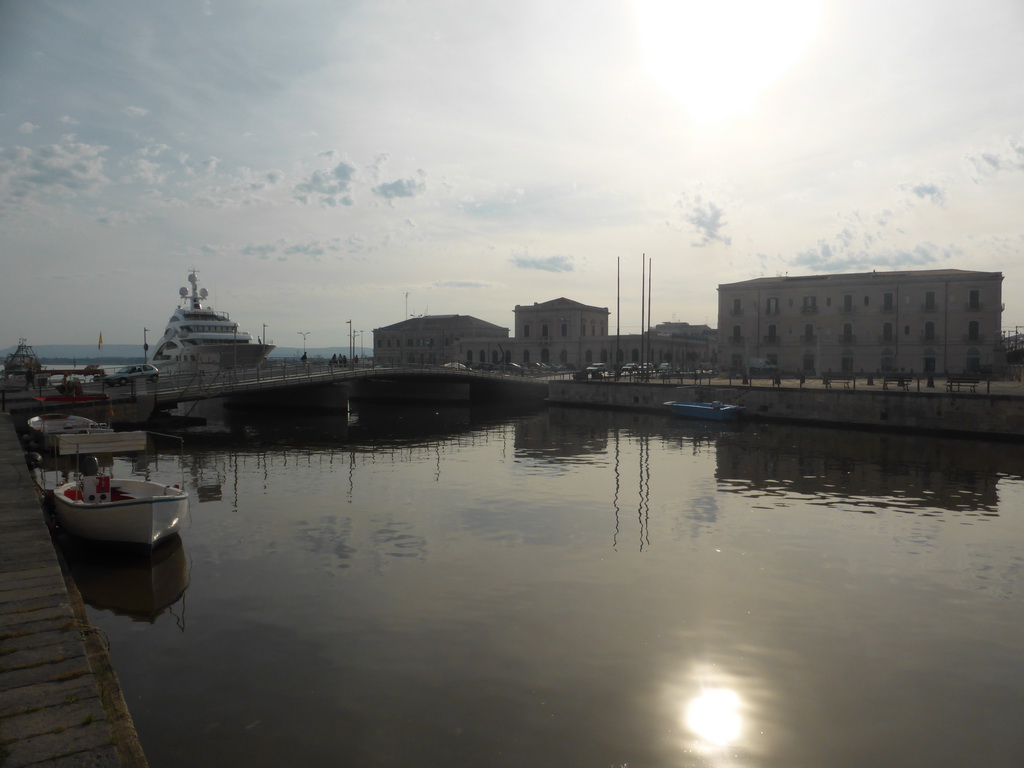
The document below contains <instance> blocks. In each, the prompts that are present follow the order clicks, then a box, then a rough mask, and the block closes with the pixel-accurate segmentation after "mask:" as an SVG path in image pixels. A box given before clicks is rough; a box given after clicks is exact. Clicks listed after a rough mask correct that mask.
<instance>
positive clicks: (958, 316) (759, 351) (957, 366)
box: [718, 269, 1005, 374]
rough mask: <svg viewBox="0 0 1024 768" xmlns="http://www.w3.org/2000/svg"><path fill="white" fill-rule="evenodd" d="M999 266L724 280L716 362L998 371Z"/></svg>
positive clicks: (807, 369)
mask: <svg viewBox="0 0 1024 768" xmlns="http://www.w3.org/2000/svg"><path fill="white" fill-rule="evenodd" d="M1002 282H1003V275H1002V273H1001V272H974V271H968V270H960V269H934V270H919V271H908V272H866V273H857V274H836V275H812V276H801V277H765V278H758V279H755V280H745V281H742V282H738V283H726V284H723V285H720V286H718V332H719V338H718V344H719V354H720V362H721V364H722V365H723V366H725V367H726V368H728V369H731V370H734V371H742V370H744V369H745V367H746V366H747V365H748V361H749V360H751V359H756V360H759V361H763V360H768V361H771V362H773V363H775V364H776V365H777V366H778V368H779V369H780V370H782V371H791V372H803V373H809V374H818V373H821V372H824V371H846V372H860V371H880V372H886V371H906V372H910V371H913V372H919V373H930V372H963V371H968V372H981V371H991V370H996V371H999V370H1002V367H1003V365H1004V364H1005V354H1003V352H1002V347H1001V334H1000V328H1001V325H1000V323H1001V319H1002Z"/></svg>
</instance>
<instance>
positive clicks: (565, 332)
mask: <svg viewBox="0 0 1024 768" xmlns="http://www.w3.org/2000/svg"><path fill="white" fill-rule="evenodd" d="M568 335H569V324H568V323H562V337H563V338H565V337H566V336H568ZM562 362H563V363H564V362H565V360H563V361H562Z"/></svg>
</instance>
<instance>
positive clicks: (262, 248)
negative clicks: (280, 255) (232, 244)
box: [241, 244, 277, 259]
mask: <svg viewBox="0 0 1024 768" xmlns="http://www.w3.org/2000/svg"><path fill="white" fill-rule="evenodd" d="M241 252H242V253H244V254H245V255H246V256H259V257H260V258H261V259H269V258H270V254H272V253H276V252H277V246H276V245H270V244H266V245H247V246H245V247H244V248H242V249H241Z"/></svg>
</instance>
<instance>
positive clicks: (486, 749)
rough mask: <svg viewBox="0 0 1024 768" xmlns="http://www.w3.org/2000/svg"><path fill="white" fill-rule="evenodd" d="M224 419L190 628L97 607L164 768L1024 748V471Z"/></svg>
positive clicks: (854, 441) (388, 415) (449, 412)
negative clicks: (1023, 734) (1019, 672)
mask: <svg viewBox="0 0 1024 768" xmlns="http://www.w3.org/2000/svg"><path fill="white" fill-rule="evenodd" d="M215 416H216V417H215V418H214V419H212V421H211V424H210V426H209V427H208V428H206V429H204V430H202V431H201V432H199V433H197V434H193V435H192V436H190V437H189V438H188V439H187V441H186V447H185V452H186V455H185V463H186V468H187V476H188V478H189V483H190V490H192V491H193V492H194V493H199V494H200V495H201V497H202V498H203V499H204V500H203V502H202V503H198V504H195V505H193V512H192V518H193V520H192V524H191V526H190V527H189V528H187V529H186V530H184V531H182V533H181V538H182V541H183V542H184V547H185V548H187V551H188V555H189V559H190V561H191V563H192V565H191V570H190V572H189V582H190V585H189V586H188V603H189V622H188V626H187V629H186V631H184V632H182V631H181V630H180V629H179V628H178V627H177V626H175V625H173V624H172V623H171V622H162V621H156V622H154V623H153V624H151V625H150V624H139V623H138V622H132V621H129V620H128V619H127V618H125V617H123V616H121V615H119V614H115V613H112V612H110V611H109V610H94V611H93V613H92V615H93V620H94V622H95V623H97V624H98V625H99V626H101V628H103V629H104V631H105V632H106V633H107V635H108V636H109V637H110V639H111V646H112V654H113V657H114V661H115V664H116V666H117V669H118V674H119V677H120V679H121V682H122V685H123V687H124V689H125V692H126V696H127V698H128V702H129V706H130V708H131V710H132V714H133V718H134V719H135V722H136V725H137V727H138V729H139V732H140V734H141V737H142V740H143V745H144V747H145V748H146V751H147V755H148V757H149V761H150V764H151V765H153V766H154V768H162V767H163V766H178V765H190V766H204V765H225V764H245V765H251V766H278V765H303V766H333V765H338V764H345V765H355V766H385V765H444V766H480V765H487V766H497V767H499V768H504V767H505V766H508V767H509V768H511V767H512V766H521V765H552V766H556V765H557V766H563V765H580V766H601V765H625V764H628V765H644V766H728V765H747V766H749V765H756V766H759V768H772V767H774V766H778V767H779V768H782V767H783V766H785V767H786V768H789V767H790V766H794V765H828V766H836V767H837V768H853V767H854V766H858V767H859V766H863V765H922V766H924V765H928V766H933V765H985V766H1002V765H1007V766H1009V765H1017V764H1019V758H1020V756H1021V755H1022V754H1024V746H1022V743H1021V741H1020V736H1019V726H1018V723H1019V720H1020V718H1021V717H1024V700H1022V699H1021V697H1020V695H1019V685H1018V684H1017V681H1016V675H1015V674H1014V670H1016V669H1017V667H1018V666H1019V649H1020V647H1021V645H1022V644H1024V610H1022V599H1024V596H1022V593H1021V575H1022V573H1024V556H1022V555H1021V552H1022V551H1024V548H1022V545H1024V518H1022V515H1021V510H1022V509H1024V482H1022V476H1021V468H1022V467H1024V461H1022V459H1024V447H1021V446H1012V445H998V446H989V445H986V444H981V443H976V442H973V441H964V440H946V439H938V438H920V437H911V436H899V435H877V434H871V433H846V432H841V431H837V430H826V429H805V428H796V427H790V426H776V425H747V426H745V427H742V428H740V429H714V428H709V427H707V426H706V425H701V424H697V423H694V424H690V423H683V422H680V421H678V420H673V419H668V418H664V417H661V416H659V415H643V414H629V413H615V412H601V411H586V410H574V409H551V410H547V411H540V412H533V413H520V414H513V415H509V414H507V413H492V412H486V411H483V412H481V411H479V410H476V409H470V408H467V407H457V406H456V407H451V406H448V407H444V408H437V407H434V408H433V409H429V408H428V409H423V410H418V409H417V408H415V407H410V406H402V407H395V406H378V405H375V406H357V407H355V408H354V409H353V413H352V414H351V415H350V416H349V417H347V418H342V417H338V416H336V415H329V416H325V417H322V418H321V417H317V416H308V415H303V416H294V417H281V416H274V417H266V418H264V417H260V416H257V415H254V414H251V413H249V414H234V413H232V414H226V415H222V416H221V415H217V414H215ZM212 489H218V490H217V491H216V492H214V491H212ZM83 591H84V590H83ZM154 602H156V601H154ZM92 604H93V605H94V606H95V607H96V608H97V609H98V608H99V607H101V606H103V607H105V606H104V603H103V601H99V600H96V601H93V603H92ZM199 691H203V692H207V693H204V695H203V696H198V695H197V692H199ZM170 714H173V717H169V715H170Z"/></svg>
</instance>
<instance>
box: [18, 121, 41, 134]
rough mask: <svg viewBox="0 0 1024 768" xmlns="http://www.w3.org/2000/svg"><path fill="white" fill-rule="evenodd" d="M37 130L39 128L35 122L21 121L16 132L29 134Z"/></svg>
mask: <svg viewBox="0 0 1024 768" xmlns="http://www.w3.org/2000/svg"><path fill="white" fill-rule="evenodd" d="M37 130H39V126H38V125H36V124H35V123H22V124H21V125H19V126H18V133H25V134H28V135H30V136H31V135H32V134H33V133H35V132H36V131H37Z"/></svg>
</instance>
